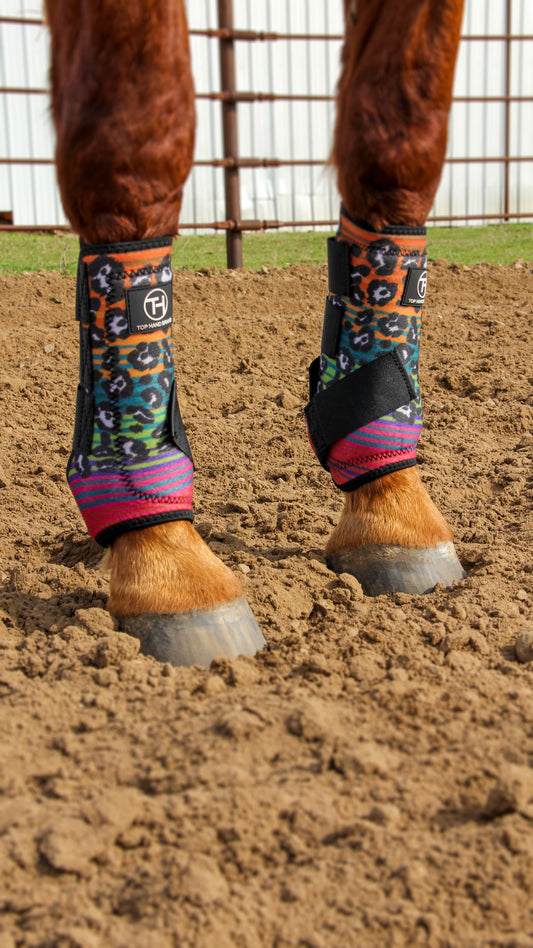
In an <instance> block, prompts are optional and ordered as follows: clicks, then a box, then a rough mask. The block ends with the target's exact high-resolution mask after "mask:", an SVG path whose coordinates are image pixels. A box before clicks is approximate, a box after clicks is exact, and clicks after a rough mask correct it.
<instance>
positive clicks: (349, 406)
mask: <svg viewBox="0 0 533 948" xmlns="http://www.w3.org/2000/svg"><path fill="white" fill-rule="evenodd" d="M397 349H398V347H396V349H393V350H392V351H391V352H388V353H387V354H386V355H383V356H380V357H379V358H378V359H375V360H374V361H373V362H368V363H367V364H366V365H363V366H361V368H359V369H356V370H355V372H350V374H349V375H345V376H344V378H343V379H340V381H338V382H334V383H333V384H332V385H330V386H329V388H326V389H324V390H323V391H321V392H318V393H317V394H316V395H315V396H314V397H312V398H311V400H310V401H309V403H308V404H307V405H306V407H305V417H306V419H307V427H308V429H309V437H310V439H311V442H312V444H313V447H314V449H315V451H316V455H317V457H318V460H319V461H320V463H321V465H322V467H325V468H326V469H327V464H326V463H325V462H326V460H327V456H328V452H329V449H330V447H331V445H332V444H335V442H336V441H340V439H341V438H344V437H346V435H348V434H350V432H351V431H356V430H357V429H358V428H363V427H364V425H368V424H369V423H370V422H371V421H376V419H377V418H381V417H382V416H383V415H388V414H389V412H391V411H395V410H396V409H397V408H400V407H401V406H402V405H406V404H407V403H408V402H410V401H411V400H412V399H413V398H414V397H415V390H414V388H413V385H412V382H411V379H410V378H409V375H408V374H407V372H406V370H405V367H404V365H403V363H402V360H401V358H400V356H399V355H398V352H397ZM317 368H318V367H317V360H315V362H313V363H312V364H311V366H310V369H309V373H310V385H312V383H313V381H314V382H316V379H317V374H318V372H317ZM311 375H313V380H311ZM315 391H316V389H315Z"/></svg>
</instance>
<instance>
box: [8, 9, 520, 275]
mask: <svg viewBox="0 0 533 948" xmlns="http://www.w3.org/2000/svg"><path fill="white" fill-rule="evenodd" d="M205 2H206V8H207V3H208V0H205ZM213 2H214V0H211V6H210V9H211V15H212V13H213V9H214V8H213V6H212V4H213ZM244 2H246V0H241V3H240V4H239V7H240V9H241V11H242V9H243V7H242V4H243V3H244ZM468 2H469V0H467V3H468ZM485 2H486V3H487V4H488V2H489V0H485ZM516 2H517V0H515V3H516ZM502 3H503V6H502V11H503V14H504V22H502V23H501V24H500V30H499V31H498V30H496V31H495V32H490V30H489V29H485V30H480V31H477V30H476V31H472V30H468V29H467V30H466V31H465V32H464V34H463V36H462V39H461V49H462V50H463V59H464V60H465V62H466V63H467V64H468V60H469V56H470V53H469V48H470V49H472V48H473V47H478V49H479V46H480V44H486V45H485V49H486V50H489V49H491V50H492V53H491V54H490V55H491V56H495V57H497V59H498V62H499V75H500V77H501V81H500V87H499V88H497V89H490V88H489V86H490V81H489V79H490V77H489V76H488V69H487V66H486V65H485V67H484V68H485V72H486V73H487V74H486V75H485V77H484V86H483V89H482V90H480V89H479V88H474V89H472V90H471V91H470V90H467V91H466V92H464V91H463V89H461V88H460V87H459V89H457V88H456V90H455V93H454V97H453V109H452V116H453V115H454V114H457V110H458V109H459V108H462V109H463V110H466V111H465V115H468V114H470V113H468V110H469V109H470V108H471V107H473V106H478V107H480V108H481V109H483V110H484V111H483V114H484V116H485V119H486V117H487V116H488V114H489V113H488V109H489V108H492V109H493V110H498V109H499V110H500V111H499V112H498V116H499V127H500V134H499V139H500V140H499V148H498V149H497V152H496V153H490V152H491V150H492V151H493V152H494V151H495V149H494V146H493V145H491V146H490V147H483V146H484V145H485V146H487V142H486V141H485V142H483V141H480V142H479V153H475V154H468V153H465V152H468V148H466V147H465V148H464V149H463V150H462V153H461V152H459V154H458V153H457V141H458V138H459V133H458V131H455V135H454V136H453V137H454V142H453V144H454V149H455V151H452V150H451V149H449V153H448V156H447V159H446V164H445V169H444V175H443V177H444V178H446V176H448V177H449V179H450V183H452V182H453V180H455V182H457V177H455V179H453V177H451V176H453V175H457V174H461V173H462V175H463V180H462V183H461V187H462V189H463V190H464V193H465V200H464V202H463V205H464V206H461V208H460V210H458V209H457V207H456V206H454V205H453V204H452V198H451V197H449V198H448V201H449V207H448V212H447V213H446V211H443V209H442V199H441V198H440V197H439V198H438V200H437V201H436V203H435V206H434V208H433V211H432V213H431V216H430V218H429V221H428V222H429V223H437V222H438V223H441V224H443V223H449V224H452V223H454V222H458V221H464V222H472V221H477V222H480V223H481V222H485V221H509V220H528V219H533V139H531V134H530V132H531V128H533V120H530V121H529V122H526V123H524V121H523V115H524V110H526V109H527V108H529V109H530V110H531V107H532V106H533V95H531V94H526V92H525V91H524V90H525V89H526V88H527V85H526V79H525V78H524V77H526V76H527V68H526V66H527V64H526V65H525V56H526V52H527V51H528V48H527V44H528V43H529V44H531V43H533V33H531V32H527V31H526V30H525V29H523V28H520V26H521V25H522V27H523V24H524V23H525V16H526V15H525V13H523V12H522V13H521V20H522V21H523V22H522V24H521V23H520V22H519V23H518V27H517V22H516V20H517V18H516V15H515V16H514V17H513V0H502ZM522 3H523V4H524V3H525V0H522ZM216 4H217V16H218V24H217V27H216V28H196V27H194V26H193V27H192V28H191V29H190V36H191V40H192V41H195V40H196V41H203V42H207V43H208V44H211V43H214V44H216V47H217V55H216V58H217V59H218V67H219V88H218V89H217V88H214V87H215V86H216V84H217V83H216V81H215V76H214V71H213V69H212V68H211V88H208V89H201V90H200V91H198V92H197V96H196V98H197V103H199V104H205V105H208V104H209V106H210V107H215V106H216V107H218V108H220V115H219V118H218V119H217V122H218V123H219V131H220V139H221V142H222V156H220V154H218V155H217V154H216V152H217V151H219V147H218V148H217V146H216V142H215V135H214V134H212V136H211V139H212V140H211V143H210V144H211V147H210V149H209V151H210V154H209V156H208V157H197V158H196V160H195V162H194V165H193V175H194V172H195V171H196V172H197V173H200V172H201V171H202V169H204V170H206V169H213V173H216V172H222V174H223V182H224V188H223V191H224V202H223V208H224V211H223V213H224V219H223V220H216V219H215V220H211V221H209V220H208V221H205V220H202V219H201V216H202V215H198V214H197V213H195V212H194V211H195V208H194V201H193V202H192V203H193V207H192V214H191V213H190V209H189V217H190V219H189V220H187V214H185V215H183V213H182V218H183V217H185V219H184V220H182V223H180V230H187V229H189V230H191V229H194V230H223V231H225V232H226V235H227V237H226V241H227V253H228V265H229V266H232V267H235V266H240V265H242V232H243V231H257V230H268V229H271V228H288V227H291V228H294V227H300V228H303V227H306V228H309V227H313V228H317V227H333V226H335V223H336V220H335V218H334V217H332V216H330V214H328V213H327V211H328V207H326V206H324V207H325V209H326V214H325V215H324V214H323V213H322V214H320V213H319V214H318V216H315V214H314V213H313V214H312V215H307V216H305V215H304V216H305V217H306V219H296V217H298V215H297V214H294V202H293V204H292V210H293V213H292V214H289V215H288V216H286V215H284V216H283V217H281V216H280V215H275V216H274V217H273V218H271V219H267V218H266V217H265V219H262V218H261V219H260V218H259V217H257V218H256V217H252V216H249V215H247V214H244V215H243V213H242V209H241V208H242V176H241V173H250V174H255V173H256V172H258V173H262V174H269V175H274V174H275V173H276V172H277V171H280V170H282V169H288V170H290V172H291V174H292V175H294V173H295V169H307V170H308V172H309V174H311V171H312V169H321V168H322V167H323V166H324V163H325V156H323V157H322V156H321V157H314V156H313V155H312V154H309V151H310V150H311V151H312V148H311V149H309V148H308V149H307V150H308V154H307V155H306V154H303V155H302V157H299V156H297V155H296V156H295V155H294V154H292V155H285V156H276V155H264V157H261V156H260V155H258V154H250V155H248V156H246V155H244V154H241V152H242V151H243V149H242V143H241V141H240V135H239V120H240V117H241V112H240V110H241V108H246V107H251V108H252V109H253V108H255V107H261V106H263V107H267V106H270V107H271V109H272V108H273V107H274V105H278V104H285V106H286V107H287V108H289V109H291V110H292V111H291V112H290V115H292V116H294V115H295V112H294V109H297V108H298V107H299V106H301V107H302V108H304V109H305V108H306V109H308V110H309V109H311V108H313V107H314V106H316V105H317V104H319V103H324V104H326V105H327V106H328V108H331V109H332V108H333V102H334V95H333V91H332V90H327V91H325V92H322V91H311V78H312V77H311V76H308V77H307V78H308V80H309V88H308V89H306V91H300V90H295V89H294V88H290V81H289V88H288V89H287V90H284V91H281V92H278V91H274V89H267V90H265V91H262V90H255V89H253V88H252V89H248V90H246V89H244V88H242V86H241V87H239V86H240V83H239V69H238V57H239V56H241V55H242V50H243V49H248V50H250V49H251V48H252V47H254V46H257V44H259V45H260V46H261V47H263V48H265V47H271V48H272V47H273V46H275V45H276V44H286V46H287V49H288V50H289V52H288V56H290V55H291V53H290V49H291V48H295V47H296V45H297V44H307V43H309V44H312V46H313V48H314V49H317V48H319V47H320V45H321V44H322V45H323V44H327V45H328V46H330V47H331V44H337V47H336V48H338V47H340V44H341V42H342V35H341V34H340V32H338V31H332V32H311V31H309V30H307V31H298V30H291V31H289V32H287V31H284V32H282V31H280V32H275V31H273V30H271V29H264V30H261V29H247V28H239V27H237V26H235V23H234V2H233V0H216ZM266 6H267V7H268V4H267V5H266ZM478 6H479V4H478ZM521 9H525V6H523V8H521ZM248 12H249V18H250V19H251V14H250V11H248ZM492 12H494V6H493V8H492ZM478 19H479V18H478ZM470 21H472V16H470ZM488 21H489V12H488V6H487V12H486V15H485V25H486V26H487V25H488ZM2 25H6V26H7V25H11V26H13V25H18V26H24V27H25V28H36V27H39V28H42V27H43V21H42V20H41V19H38V18H35V17H31V16H0V27H1V26H2ZM476 25H477V21H476ZM502 27H503V28H502ZM496 50H497V53H496V52H495V51H496ZM1 52H2V50H1V49H0V54H1ZM209 55H212V50H211V51H210V52H209ZM0 58H1V57H0ZM489 58H490V57H489V54H488V52H487V53H486V54H485V55H484V60H483V61H484V63H485V64H486V63H487V62H488V61H489ZM269 63H271V60H270V59H269ZM269 71H270V72H271V73H272V68H271V67H270V69H269ZM308 71H309V69H308ZM463 71H466V72H467V71H468V69H467V66H465V67H464V69H463ZM241 72H242V71H241ZM252 72H253V70H252V68H251V66H250V68H249V74H247V79H248V81H249V80H250V78H251V75H252ZM26 77H27V78H28V82H27V83H26V84H24V83H10V82H9V81H6V80H5V77H4V75H3V73H2V71H1V66H0V83H1V84H0V97H1V98H0V130H1V115H2V112H1V109H2V102H3V118H4V130H5V133H4V136H3V139H4V152H5V153H4V154H1V155H0V175H1V174H2V173H3V171H4V173H7V174H8V175H12V174H13V173H14V169H16V168H17V167H20V166H23V165H25V166H28V167H31V168H34V169H38V168H39V167H43V168H46V166H48V167H49V168H51V166H52V165H53V159H52V157H50V156H45V155H41V156H39V155H33V154H28V155H20V154H13V148H12V147H10V141H9V121H8V112H7V106H6V102H7V101H8V97H11V96H15V97H17V98H18V97H24V100H25V101H26V102H28V101H31V97H34V96H35V97H43V96H48V94H49V92H48V89H47V88H46V86H45V85H44V84H42V85H39V84H32V83H31V82H30V81H29V79H30V78H31V77H30V76H29V69H28V70H27V71H26V74H25V78H26ZM270 78H271V79H272V76H270ZM475 78H476V82H474V83H473V85H474V86H475V85H476V83H477V85H478V86H479V81H478V77H475ZM464 84H465V83H463V85H464ZM530 89H531V87H529V88H527V91H528V93H529V92H530ZM28 97H30V99H29V98H28ZM9 101H11V100H9ZM492 114H493V113H491V115H492ZM526 114H527V112H526ZM530 114H531V116H532V117H533V113H531V112H530ZM310 115H311V113H310V112H308V113H307V118H309V116H310ZM211 121H213V113H212V112H211ZM269 121H270V122H271V123H272V129H273V131H272V140H273V142H274V144H275V141H276V128H275V113H274V112H272V111H271V112H270V115H269ZM249 124H250V127H253V122H252V121H251V120H250V123H249ZM259 124H260V123H259ZM463 125H464V132H465V135H464V137H465V141H466V140H467V138H468V134H467V133H468V120H467V118H465V119H464V120H463ZM528 128H529V130H530V132H529V137H528V132H527V129H528ZM451 131H453V127H452V129H451ZM254 137H255V132H254V131H253V130H252V132H251V133H250V138H251V140H252V143H253V140H254ZM31 138H32V136H31V129H30V133H29V134H28V136H27V141H28V144H31ZM530 139H531V144H530ZM0 145H1V138H0ZM527 146H530V147H527ZM29 150H33V151H35V149H34V148H33V149H29ZM470 166H478V167H479V169H480V174H481V176H482V177H483V178H484V179H486V181H488V182H490V187H489V185H487V189H489V190H494V189H495V188H496V185H497V187H498V203H499V207H498V208H497V209H495V206H494V201H493V203H492V205H491V206H490V207H489V208H487V207H486V205H485V201H484V200H483V201H482V202H481V206H479V207H476V208H475V209H474V208H473V207H471V206H469V204H470V203H472V202H473V197H472V195H471V192H472V191H473V188H472V187H471V186H470V184H469V181H471V179H470V178H467V177H464V176H465V175H468V170H467V169H468V168H469V167H470ZM491 167H492V168H494V169H495V170H496V169H498V171H499V175H498V178H494V173H493V172H490V168H491ZM520 169H521V170H522V171H521V170H520ZM522 172H523V175H522V177H521V173H522ZM255 180H256V179H254V181H255ZM291 180H292V181H293V182H294V180H295V179H294V177H293V178H292V179H291ZM272 182H274V179H273V178H272ZM272 182H270V188H271V191H272V192H274V199H273V201H271V203H272V204H273V206H274V208H275V207H276V185H275V183H272ZM524 182H525V184H524ZM0 184H1V178H0ZM4 184H5V183H4ZM454 190H457V184H456V185H455V188H454V187H449V188H448V192H449V193H451V192H453V191H454ZM5 191H6V186H4V192H5ZM1 194H2V189H1V187H0V202H1V201H2V197H1ZM330 203H331V202H330ZM478 203H479V201H478ZM249 204H250V202H249V201H248V205H249ZM218 205H219V207H220V206H221V202H220V201H219V202H218ZM254 206H255V204H254ZM12 213H13V212H12V209H10V208H7V209H4V211H3V212H2V204H1V203H0V229H38V230H45V229H47V228H53V229H56V228H58V226H61V225H58V222H57V219H56V221H55V222H54V220H50V222H49V223H48V224H46V223H45V224H42V223H41V224H39V223H33V224H30V223H28V224H20V223H19V222H18V221H17V220H16V219H13V218H11V220H10V219H9V218H10V214H12ZM217 216H218V215H217ZM300 217H302V215H300ZM2 218H3V220H2ZM63 226H65V227H66V225H63Z"/></svg>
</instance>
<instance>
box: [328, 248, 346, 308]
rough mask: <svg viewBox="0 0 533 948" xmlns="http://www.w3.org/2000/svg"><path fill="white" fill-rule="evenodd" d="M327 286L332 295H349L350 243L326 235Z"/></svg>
mask: <svg viewBox="0 0 533 948" xmlns="http://www.w3.org/2000/svg"><path fill="white" fill-rule="evenodd" d="M327 243H328V287H329V292H330V293H333V295H334V296H350V244H347V243H346V242H345V241H344V240H337V239H336V238H335V237H328V241H327Z"/></svg>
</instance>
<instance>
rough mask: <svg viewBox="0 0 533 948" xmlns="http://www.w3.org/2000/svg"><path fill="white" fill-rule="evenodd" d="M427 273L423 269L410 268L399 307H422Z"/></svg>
mask: <svg viewBox="0 0 533 948" xmlns="http://www.w3.org/2000/svg"><path fill="white" fill-rule="evenodd" d="M427 282H428V272H427V270H426V268H425V267H410V268H409V270H408V272H407V278H406V280H405V287H404V291H403V295H402V298H401V300H400V306H423V304H424V300H425V298H426V289H427Z"/></svg>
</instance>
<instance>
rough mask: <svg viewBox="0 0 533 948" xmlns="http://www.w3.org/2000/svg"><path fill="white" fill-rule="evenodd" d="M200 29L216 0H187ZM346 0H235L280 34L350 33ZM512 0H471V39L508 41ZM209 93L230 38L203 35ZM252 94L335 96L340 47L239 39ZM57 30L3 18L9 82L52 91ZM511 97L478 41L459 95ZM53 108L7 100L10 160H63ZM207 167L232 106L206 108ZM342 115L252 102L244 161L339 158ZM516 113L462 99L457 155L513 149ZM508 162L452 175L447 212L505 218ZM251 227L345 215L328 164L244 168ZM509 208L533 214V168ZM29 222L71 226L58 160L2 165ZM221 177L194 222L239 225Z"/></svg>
mask: <svg viewBox="0 0 533 948" xmlns="http://www.w3.org/2000/svg"><path fill="white" fill-rule="evenodd" d="M187 9H188V13H189V25H190V27H191V29H205V28H206V27H213V26H216V25H217V3H216V0H194V2H193V0H187ZM341 10H342V4H341V0H335V2H326V0H323V2H321V3H317V0H290V2H287V0H267V2H265V3H261V4H258V3H257V2H252V0H234V22H235V26H236V27H237V28H241V29H254V30H265V31H275V32H279V33H332V34H339V33H341V32H342V15H341ZM40 15H41V6H40V4H39V3H37V2H36V0H0V16H11V17H19V16H24V17H26V18H28V19H39V18H40ZM512 16H513V21H512V32H513V33H516V34H520V35H530V36H531V35H533V3H532V2H531V0H513V4H512ZM505 29H506V2H505V0H467V3H466V12H465V20H464V24H463V33H464V34H466V35H471V34H478V35H479V34H485V33H487V34H498V35H501V34H503V33H505ZM191 45H192V52H193V68H194V73H195V81H196V89H197V92H198V93H207V92H210V91H212V90H216V89H218V88H219V86H220V80H219V60H218V43H217V41H216V40H215V39H210V38H206V37H195V36H193V37H192V38H191ZM236 48H237V88H238V89H239V91H253V92H274V93H278V94H287V93H288V94H291V95H295V94H302V93H303V94H313V95H328V94H332V93H333V92H334V89H335V84H336V80H337V74H338V62H339V53H340V43H339V42H337V41H333V40H326V41H311V42H306V41H303V40H302V41H292V42H287V41H283V40H280V41H276V42H273V43H269V42H262V41H258V42H254V43H246V42H239V43H237V44H236ZM512 48H513V49H512V60H511V62H512V70H511V89H510V92H511V95H513V96H519V95H523V96H525V95H529V96H530V97H531V95H532V92H533V41H532V40H526V41H520V42H516V41H514V42H513V44H512ZM48 55H49V46H48V35H47V31H46V28H45V27H43V26H37V25H25V26H22V25H18V24H0V86H2V87H6V86H8V87H15V88H24V89H40V88H43V87H45V86H46V85H47V73H48ZM505 90H506V68H505V44H504V43H503V42H502V41H495V40H493V41H487V42H482V41H475V42H467V41H464V42H462V44H461V49H460V55H459V60H458V64H457V73H456V82H455V95H456V96H459V97H463V96H472V95H474V96H492V97H501V96H502V95H504V94H505ZM48 108H49V106H48V100H47V97H46V96H45V95H42V94H40V93H38V92H33V93H32V92H28V93H27V94H21V93H15V92H12V93H8V94H2V95H0V158H5V157H8V158H12V159H31V158H36V159H45V160H46V159H51V158H52V156H53V131H52V128H51V123H50V120H49V117H48ZM197 112H198V131H197V143H196V159H197V160H209V159H211V158H213V157H221V156H222V132H221V115H220V106H219V104H218V103H216V102H209V101H205V100H201V101H199V102H198V105H197ZM510 119H511V121H510V153H511V154H512V155H515V156H520V155H521V156H531V155H533V102H522V103H514V104H512V105H511V113H510ZM333 121H334V106H333V103H332V102H262V103H259V102H258V103H253V104H248V103H242V104H240V105H239V153H240V156H241V157H252V156H253V157H259V158H280V159H292V160H294V159H312V160H318V161H320V162H325V160H326V158H327V155H328V150H329V145H330V141H331V133H332V126H333ZM504 145H505V105H504V103H502V102H469V103H463V102H456V103H454V106H453V110H452V115H451V119H450V134H449V148H448V155H449V157H451V158H465V157H498V156H501V155H502V154H503V153H504ZM504 177H505V175H504V165H503V164H502V163H500V162H493V163H486V164H483V163H477V162H476V163H471V164H449V165H447V167H446V168H445V170H444V174H443V178H442V182H441V186H440V188H439V192H438V194H437V197H436V201H435V205H434V208H433V214H434V215H436V216H437V217H447V216H454V217H462V216H464V217H465V218H469V217H472V216H473V215H479V218H480V219H482V218H483V217H484V216H485V215H486V216H487V217H489V216H490V215H497V214H501V213H502V212H503V209H504ZM241 203H242V217H243V219H254V220H258V219H259V220H282V221H286V220H305V221H310V220H317V221H319V220H333V219H335V217H336V216H337V210H338V196H337V194H336V190H335V186H334V181H333V176H332V173H331V171H330V170H329V169H327V168H326V167H325V166H324V165H320V166H309V167H281V168H276V169H272V168H270V169H269V168H261V169H246V170H242V171H241ZM509 209H510V212H511V213H522V214H524V213H527V214H529V215H530V216H531V219H533V162H531V161H530V162H511V164H510V173H509ZM3 213H7V214H11V215H12V219H13V223H14V224H17V225H51V224H61V223H65V218H64V215H63V212H62V209H61V204H60V200H59V196H58V193H57V188H56V186H55V179H54V171H53V167H52V165H50V164H48V165H47V164H42V165H39V164H37V165H32V164H29V163H28V164H10V165H6V164H0V217H1V216H2V214H3ZM225 216H226V215H225V208H224V183H223V172H222V170H221V169H214V168H206V167H197V168H195V169H194V170H193V172H192V174H191V177H190V179H189V181H188V184H187V189H186V194H185V199H184V205H183V212H182V222H183V223H202V222H212V221H215V220H218V221H222V220H224V219H225Z"/></svg>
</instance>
